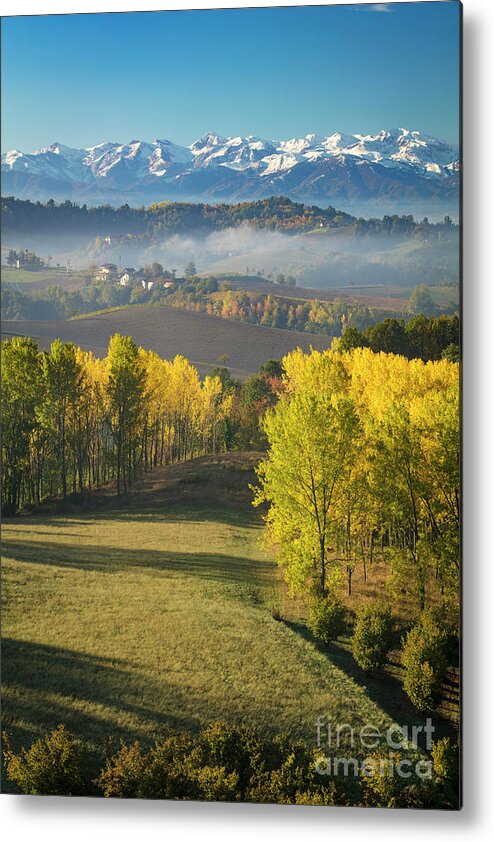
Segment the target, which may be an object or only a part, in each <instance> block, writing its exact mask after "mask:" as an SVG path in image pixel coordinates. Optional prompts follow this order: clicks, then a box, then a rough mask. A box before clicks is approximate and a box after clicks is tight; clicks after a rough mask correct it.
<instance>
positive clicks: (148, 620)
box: [3, 454, 416, 763]
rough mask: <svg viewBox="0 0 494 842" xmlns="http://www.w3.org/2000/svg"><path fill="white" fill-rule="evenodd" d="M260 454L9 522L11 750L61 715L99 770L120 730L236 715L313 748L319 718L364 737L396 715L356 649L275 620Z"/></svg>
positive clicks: (150, 479) (164, 473)
mask: <svg viewBox="0 0 494 842" xmlns="http://www.w3.org/2000/svg"><path fill="white" fill-rule="evenodd" d="M258 458H259V454H257V455H256V454H236V455H235V454H224V455H222V456H216V457H204V458H202V459H197V460H192V461H191V462H188V463H184V464H181V465H176V466H171V467H167V468H163V469H157V470H155V471H154V472H152V473H151V474H149V475H148V476H147V478H145V479H143V480H142V481H141V482H140V483H138V484H137V485H136V487H135V488H134V490H133V492H132V493H131V494H130V495H129V497H128V498H127V499H126V501H125V503H124V504H122V505H121V506H117V505H116V504H115V499H114V498H113V497H111V496H110V495H109V494H107V495H105V493H101V492H100V495H99V496H94V497H93V498H92V501H91V507H90V508H79V509H78V508H77V507H75V506H73V507H72V508H70V507H67V508H66V509H65V510H64V511H58V512H56V511H45V512H44V513H40V514H38V515H37V516H26V517H19V518H17V519H7V520H6V521H5V522H4V528H3V594H4V612H3V636H4V642H3V656H4V670H3V727H4V728H5V729H6V730H7V731H8V732H9V733H10V734H12V739H13V744H14V745H21V744H22V745H27V744H29V743H31V742H32V740H33V739H35V738H37V737H38V736H41V735H44V734H45V733H46V731H47V730H49V729H51V728H53V727H55V726H56V725H58V724H59V723H60V722H63V723H65V724H66V725H67V727H68V728H69V729H70V730H71V731H72V732H73V733H74V734H75V735H76V736H77V737H78V738H79V739H80V740H81V741H82V744H83V747H84V749H85V751H86V753H87V758H88V760H87V762H89V763H91V759H90V758H91V756H92V757H93V760H94V759H95V753H96V752H97V751H98V750H100V749H101V745H102V743H104V739H105V737H106V736H107V735H109V734H111V735H114V736H117V737H122V738H125V739H128V740H129V739H132V740H134V739H139V740H141V741H143V742H144V743H149V742H150V741H151V740H152V739H154V738H155V737H158V736H160V735H162V734H164V733H167V732H169V731H170V730H183V729H190V730H192V731H196V730H198V729H199V728H201V727H203V726H204V725H207V724H208V723H210V722H212V721H215V720H219V719H225V720H227V721H230V722H246V723H249V724H252V725H254V726H255V727H256V728H257V729H259V730H260V731H261V732H263V733H265V734H276V733H279V732H286V733H287V734H289V735H290V736H292V737H293V738H295V737H303V738H305V739H306V740H307V742H308V743H309V744H312V745H314V743H315V736H316V731H315V720H316V717H317V716H318V715H323V716H325V717H331V718H332V719H333V720H334V721H337V722H338V723H350V724H351V725H352V726H353V727H354V728H356V729H357V728H360V727H361V726H362V725H364V724H369V723H371V724H372V725H374V726H376V727H379V728H384V727H387V726H388V725H389V724H390V722H391V721H392V720H393V719H396V718H397V717H398V718H399V716H400V705H399V704H397V703H396V699H395V701H394V707H392V706H391V705H390V704H389V697H388V696H387V695H386V690H385V689H384V690H383V685H382V680H381V681H380V680H379V679H375V680H374V679H371V678H369V677H366V676H363V673H362V674H361V673H360V671H359V670H358V669H356V668H355V664H354V662H353V661H352V660H351V657H350V656H349V654H348V653H347V652H346V651H345V647H344V646H339V647H338V646H337V645H335V646H334V647H332V648H331V649H325V648H321V647H319V646H318V645H317V644H316V642H315V641H314V640H313V639H311V636H310V634H308V632H307V629H306V627H305V624H304V623H303V622H302V620H301V618H300V617H298V616H297V612H296V610H295V609H294V608H292V609H291V613H290V612H289V616H290V619H285V620H284V621H281V622H280V621H277V620H276V619H274V618H273V616H272V615H271V607H272V605H273V600H276V599H279V598H280V596H279V595H280V593H281V598H282V599H283V593H282V590H281V582H280V573H279V570H278V568H277V566H276V564H275V561H274V559H273V557H272V556H271V554H270V553H268V552H266V551H265V550H264V549H263V548H262V546H261V542H260V538H261V533H262V521H261V519H260V516H259V514H258V513H257V512H256V511H254V510H253V509H252V506H251V503H250V499H251V492H250V491H249V490H248V483H249V482H252V481H253V478H254V474H253V465H254V464H255V462H256V460H257V459H258ZM283 616H286V612H283ZM352 663H353V667H352V666H351V664H352ZM404 716H405V718H406V712H405V713H404V712H403V711H402V719H403V717H404ZM415 719H416V715H415ZM414 721H415V720H414ZM345 740H346V735H345V737H344V738H343V739H342V744H344V743H345Z"/></svg>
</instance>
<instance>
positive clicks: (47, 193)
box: [1, 129, 460, 210]
mask: <svg viewBox="0 0 494 842" xmlns="http://www.w3.org/2000/svg"><path fill="white" fill-rule="evenodd" d="M458 154H459V153H458V148H457V147H455V146H452V145H450V144H448V143H446V142H445V141H442V140H439V139H438V138H434V137H432V136H430V135H427V134H424V133H422V132H418V131H410V130H408V129H391V130H383V131H381V132H378V134H376V135H370V134H367V135H361V134H355V135H349V134H342V133H341V132H336V133H334V134H332V135H329V136H326V137H324V136H318V135H315V134H307V135H306V136H305V137H302V138H292V139H290V140H276V141H274V140H265V139H263V138H260V137H255V136H252V135H249V136H248V137H240V136H238V137H226V138H225V137H221V136H219V135H217V134H215V133H213V132H208V133H207V134H206V135H204V137H201V138H200V139H199V140H196V141H195V142H194V143H192V144H191V145H190V146H180V145H178V144H175V143H173V142H171V141H169V140H155V141H153V142H152V143H148V142H147V141H141V140H132V141H130V143H127V144H120V143H114V142H104V143H100V144H98V145H96V146H92V147H88V148H87V149H73V148H71V147H68V146H65V145H63V144H61V143H58V142H56V143H53V144H52V145H51V146H49V147H46V148H44V149H40V150H37V151H35V152H31V153H24V152H20V151H18V150H11V151H9V152H6V153H4V154H2V165H1V166H2V193H3V195H4V196H6V195H14V196H16V197H18V198H30V199H40V200H42V201H46V200H47V199H49V198H53V199H57V200H60V199H71V200H73V201H81V202H87V203H90V204H94V203H100V202H108V203H110V204H122V203H124V202H129V203H130V204H136V203H139V202H144V203H146V202H150V201H156V200H165V199H172V200H193V201H202V200H205V201H242V200H250V199H258V198H264V197H266V196H271V195H281V194H283V195H285V196H289V197H291V198H294V199H298V200H302V201H310V202H316V203H320V204H321V203H326V204H327V203H332V204H333V203H335V202H339V203H340V205H343V204H344V203H346V204H347V205H348V206H349V207H351V206H352V204H354V203H357V204H361V205H363V206H367V205H369V206H371V205H376V204H377V205H378V206H379V207H381V208H383V207H400V208H402V209H403V210H404V209H406V207H407V206H409V205H414V204H415V205H416V204H420V203H423V204H424V205H427V203H430V204H431V205H437V206H441V205H443V206H444V207H445V208H450V207H453V206H454V205H455V204H456V203H457V201H458V184H459V170H460V165H459V160H458Z"/></svg>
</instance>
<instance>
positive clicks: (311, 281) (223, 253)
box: [4, 225, 459, 288]
mask: <svg viewBox="0 0 494 842" xmlns="http://www.w3.org/2000/svg"><path fill="white" fill-rule="evenodd" d="M433 230H434V229H432V231H433ZM16 239H17V238H16ZM107 239H109V242H107V241H105V238H104V234H102V236H101V237H100V238H98V240H94V239H89V238H88V237H87V236H84V237H81V238H78V237H77V236H74V235H71V236H70V238H68V237H65V238H61V237H57V236H44V237H41V236H39V235H38V236H37V237H29V236H26V235H23V237H22V242H21V241H19V242H13V241H12V242H5V243H4V246H7V247H9V246H10V247H14V248H19V247H25V248H30V249H32V250H35V251H36V252H37V253H38V254H40V255H41V256H42V257H46V256H48V255H51V257H52V265H55V264H56V263H57V262H59V263H61V264H62V265H64V264H65V263H66V262H67V260H70V265H71V268H73V269H86V268H88V267H89V266H90V265H97V264H99V263H102V262H112V263H115V264H117V265H119V266H121V267H124V266H133V267H134V268H140V267H141V266H144V265H146V264H151V263H153V262H155V261H157V262H159V263H161V264H162V265H163V267H164V268H165V269H170V270H171V269H176V270H177V275H178V276H180V275H181V274H182V273H183V270H184V267H185V266H186V264H187V263H188V262H189V261H191V260H192V261H193V262H194V263H195V265H196V268H197V271H198V273H200V274H202V273H210V274H215V273H218V274H220V273H233V272H238V273H241V274H245V273H247V274H251V275H253V274H257V273H259V274H261V275H262V276H264V277H266V276H268V275H272V276H274V277H276V275H277V274H279V273H283V274H284V275H285V276H287V275H292V276H294V277H295V278H296V282H297V284H298V285H299V286H307V287H319V288H325V287H327V288H332V287H344V286H359V285H360V286H376V285H381V284H382V285H393V286H404V287H408V286H414V285H416V284H418V283H428V284H431V283H439V282H446V283H447V282H449V283H457V282H458V279H459V256H458V236H457V230H456V229H452V231H451V232H450V233H448V234H445V233H439V234H438V233H437V232H434V233H432V232H431V235H430V236H429V238H426V237H425V235H424V234H421V235H420V236H419V237H415V238H412V239H404V238H397V237H392V236H376V235H374V236H368V237H366V238H360V237H355V236H351V235H344V234H341V233H338V232H334V233H333V232H327V231H324V232H323V231H321V232H318V231H315V232H311V233H307V234H293V235H292V234H285V233H281V232H277V231H273V232H270V231H265V230H262V231H258V230H255V229H254V228H252V227H250V226H248V225H244V226H240V227H236V228H230V229H226V230H224V231H218V232H214V233H212V234H209V235H208V236H206V237H200V236H192V235H184V234H174V235H171V236H166V235H163V238H162V239H161V238H158V237H157V236H156V235H155V236H154V237H153V239H149V238H147V237H141V238H139V237H138V236H133V235H128V236H120V237H112V238H107Z"/></svg>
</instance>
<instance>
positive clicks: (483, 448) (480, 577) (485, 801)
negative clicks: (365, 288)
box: [0, 0, 494, 842]
mask: <svg viewBox="0 0 494 842" xmlns="http://www.w3.org/2000/svg"><path fill="white" fill-rule="evenodd" d="M425 2H427V0H425ZM265 5H271V6H288V5H303V4H301V3H297V2H291V1H290V0H284V2H276V0H274V2H256V0H251V2H250V3H247V2H228V0H223V2H214V0H207V2H198V1H197V0H196V2H194V1H193V0H192V2H190V3H187V2H153V0H146V2H136V1H135V0H134V2H124V0H99V2H97V0H85V1H84V2H80V0H73V2H71V4H70V11H71V12H97V11H147V10H151V9H185V8H226V7H231V8H235V7H241V6H265ZM306 5H325V4H323V3H311V4H309V3H308V4H306ZM335 5H336V4H335ZM65 12H67V0H63V1H62V0H51V2H50V0H3V2H2V14H3V15H5V16H6V15H14V14H15V15H19V14H41V13H44V14H47V13H51V14H53V13H65ZM493 21H494V3H492V2H491V0H465V2H464V175H465V193H464V218H463V221H464V246H465V261H464V379H463V383H464V514H465V532H464V566H465V575H464V637H465V649H464V676H463V681H464V702H463V713H464V759H465V766H464V805H465V806H464V809H463V811H462V812H461V813H460V814H458V813H439V812H437V813H431V812H427V811H424V812H404V811H401V810H400V811H392V810H366V809H345V808H324V807H322V808H321V807H314V808H311V807H289V806H283V807H279V806H257V805H228V804H227V805H220V804H205V803H202V804H199V803H190V802H189V803H176V802H142V801H141V802H137V801H134V802H129V801H127V802H119V801H105V800H98V799H94V800H90V799H67V798H57V799H54V798H33V797H21V796H7V795H3V796H2V797H1V798H0V821H1V826H2V831H3V832H4V834H5V838H6V839H8V838H12V837H14V836H15V837H18V836H19V835H20V834H21V833H22V835H23V836H24V835H25V837H26V838H31V839H36V842H45V840H46V842H58V840H64V842H65V840H66V839H67V837H68V838H69V839H70V840H71V842H79V840H80V842H87V840H88V839H95V840H99V839H101V838H103V836H104V835H107V834H111V836H112V838H116V839H118V840H119V842H127V840H129V842H130V841H131V840H132V842H135V840H136V839H140V838H142V837H147V836H151V835H154V834H159V835H160V836H163V834H165V835H166V836H167V837H168V838H171V839H173V840H175V839H177V840H178V839H180V840H182V839H183V840H188V839H192V838H198V839H199V838H201V839H206V840H207V839H209V838H211V839H214V842H222V841H223V840H225V842H226V841H227V840H228V842H232V840H234V842H242V840H249V842H252V839H253V837H254V838H255V839H256V840H257V839H259V840H263V839H266V840H270V842H271V841H272V840H274V839H276V840H278V839H282V840H283V842H291V840H297V842H301V840H305V839H306V838H307V837H308V836H316V835H317V836H320V837H321V839H323V840H329V838H330V836H331V835H336V834H340V835H341V838H344V839H345V842H346V840H349V839H352V840H353V839H354V838H356V837H357V835H361V837H362V838H363V839H364V838H365V840H366V842H374V840H379V842H382V840H387V839H393V842H394V840H395V839H396V838H399V839H400V842H408V840H410V842H417V839H418V838H425V839H430V838H434V842H440V840H442V839H446V838H447V839H448V840H453V839H463V838H464V837H465V834H466V833H468V834H470V835H471V836H472V837H473V838H478V837H480V836H481V837H482V838H483V837H484V835H485V832H486V830H487V828H488V826H489V824H490V826H491V827H492V826H493V825H494V821H493V819H494V809H493V805H494V797H493V793H492V784H493V773H492V761H491V734H490V722H489V716H490V714H491V711H492V708H493V698H494V694H493V686H492V684H493V681H492V674H493V669H492V667H493V664H492V648H491V647H490V646H489V644H490V643H491V640H490V639H489V635H488V631H490V628H488V619H489V618H490V617H491V616H492V615H493V613H494V607H493V604H492V603H493V598H494V581H493V580H494V556H493V553H492V529H491V522H492V519H493V517H492V510H491V499H492V485H493V477H494V464H493V458H492V457H493V446H492V442H493V440H494V425H493V422H492V418H493V414H492V406H491V405H490V402H489V399H490V397H491V394H492V391H493V387H492V356H493V350H494V349H493V345H492V342H491V337H492V336H493V335H494V331H493V326H494V259H493V258H494V232H493V227H492V226H493V214H492V201H493V199H494V189H493V188H494V185H493V170H494V121H493V120H492V79H493V78H494V61H493V56H494V47H493V45H494V31H493V30H494V27H493ZM411 72H413V69H411ZM489 410H491V412H489ZM489 820H490V821H489ZM418 834H420V837H419V836H418Z"/></svg>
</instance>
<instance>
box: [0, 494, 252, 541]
mask: <svg viewBox="0 0 494 842" xmlns="http://www.w3.org/2000/svg"><path fill="white" fill-rule="evenodd" d="M105 520H112V521H114V520H117V521H120V520H121V521H123V522H125V523H127V524H128V523H133V522H136V523H142V522H146V523H150V524H151V523H162V524H163V525H166V524H173V523H183V522H184V521H190V522H196V523H207V522H208V521H211V520H214V521H216V522H217V523H219V524H224V525H226V526H238V527H241V528H242V529H259V527H260V526H261V525H262V521H261V518H260V515H259V514H258V512H255V511H254V510H253V509H252V508H251V510H250V511H249V509H247V510H246V509H245V508H228V507H226V506H223V505H222V506H220V505H218V506H214V505H211V504H209V505H207V504H206V505H205V504H204V503H202V504H198V503H194V502H193V501H191V502H190V504H189V505H187V506H185V505H184V504H183V502H180V503H175V502H170V503H169V504H167V505H166V506H165V505H163V504H160V503H156V504H155V505H148V506H146V507H142V506H139V507H137V506H135V507H132V508H130V507H128V506H127V505H125V504H124V503H122V507H119V506H115V505H114V503H113V501H112V505H111V506H109V507H107V508H105V507H103V508H102V509H100V510H99V511H89V512H87V514H86V513H85V512H81V511H80V510H78V511H77V513H74V515H73V516H71V515H70V514H69V513H66V514H46V513H39V514H33V515H22V516H21V517H19V518H3V523H4V525H5V526H8V528H9V530H10V531H11V532H13V531H15V532H24V528H25V527H26V526H29V527H36V526H40V527H45V530H43V529H39V530H38V529H30V532H31V533H32V534H38V535H48V534H50V533H49V532H47V531H46V527H47V526H49V527H50V529H56V530H57V532H58V534H64V533H63V532H62V531H61V530H62V529H63V528H64V527H67V526H69V527H73V526H81V527H84V526H87V524H88V523H93V522H95V521H96V522H100V521H105ZM83 534H84V533H81V532H71V533H67V535H77V536H81V535H83Z"/></svg>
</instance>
